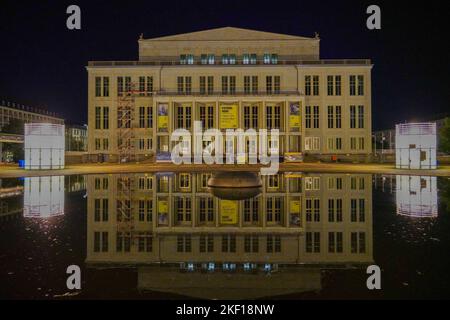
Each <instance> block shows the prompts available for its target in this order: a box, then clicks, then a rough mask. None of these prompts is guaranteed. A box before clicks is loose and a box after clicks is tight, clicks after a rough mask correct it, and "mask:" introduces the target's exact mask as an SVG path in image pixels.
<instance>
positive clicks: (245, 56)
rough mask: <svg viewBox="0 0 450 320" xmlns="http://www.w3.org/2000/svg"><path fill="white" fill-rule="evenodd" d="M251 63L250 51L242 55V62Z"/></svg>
mask: <svg viewBox="0 0 450 320" xmlns="http://www.w3.org/2000/svg"><path fill="white" fill-rule="evenodd" d="M249 63H250V55H249V54H248V53H245V54H244V55H243V57H242V64H249Z"/></svg>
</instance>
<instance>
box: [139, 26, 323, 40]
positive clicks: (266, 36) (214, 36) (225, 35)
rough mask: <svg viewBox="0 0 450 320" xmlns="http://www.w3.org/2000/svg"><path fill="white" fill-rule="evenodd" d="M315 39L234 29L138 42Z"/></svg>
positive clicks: (228, 28) (218, 29) (212, 30)
mask: <svg viewBox="0 0 450 320" xmlns="http://www.w3.org/2000/svg"><path fill="white" fill-rule="evenodd" d="M314 39H316V38H308V37H299V36H292V35H286V34H280V33H273V32H265V31H257V30H250V29H243V28H235V27H223V28H215V29H209V30H203V31H196V32H189V33H182V34H177V35H172V36H164V37H158V38H152V39H140V41H233V40H235V41H236V40H238V41H239V40H242V41H248V40H259V41H261V40H266V41H267V40H314Z"/></svg>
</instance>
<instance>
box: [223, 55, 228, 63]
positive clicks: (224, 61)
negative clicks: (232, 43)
mask: <svg viewBox="0 0 450 320" xmlns="http://www.w3.org/2000/svg"><path fill="white" fill-rule="evenodd" d="M228 61H229V59H228V55H227V54H223V55H222V64H228Z"/></svg>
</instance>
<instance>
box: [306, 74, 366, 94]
mask: <svg viewBox="0 0 450 320" xmlns="http://www.w3.org/2000/svg"><path fill="white" fill-rule="evenodd" d="M348 80H349V95H350V96H363V95H364V76H363V75H350V76H349V78H348ZM319 88H320V77H319V76H318V75H313V76H311V75H306V76H305V95H307V96H318V95H320V90H319ZM327 95H328V96H341V95H342V76H340V75H335V76H332V75H329V76H327Z"/></svg>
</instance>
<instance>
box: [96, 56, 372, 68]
mask: <svg viewBox="0 0 450 320" xmlns="http://www.w3.org/2000/svg"><path fill="white" fill-rule="evenodd" d="M371 63H372V62H371V60H370V59H335V60H327V59H325V60H324V59H319V60H297V59H279V60H278V63H276V64H265V63H264V62H263V61H259V60H258V61H256V63H254V64H250V63H248V64H244V63H243V61H242V60H237V61H236V63H235V64H229V63H228V64H223V63H222V61H220V60H219V61H215V62H214V64H206V63H202V62H201V61H194V62H193V63H192V64H187V63H181V62H180V60H179V59H178V58H170V59H161V60H147V61H89V62H88V66H89V67H127V66H130V67H131V66H187V67H188V66H206V67H207V66H229V67H233V66H236V65H239V66H250V67H251V66H255V65H259V66H260V65H263V66H277V65H366V66H368V65H371Z"/></svg>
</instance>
